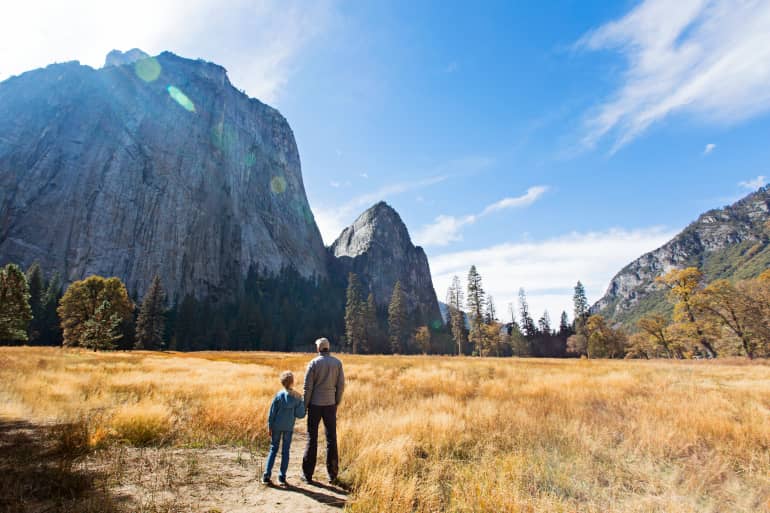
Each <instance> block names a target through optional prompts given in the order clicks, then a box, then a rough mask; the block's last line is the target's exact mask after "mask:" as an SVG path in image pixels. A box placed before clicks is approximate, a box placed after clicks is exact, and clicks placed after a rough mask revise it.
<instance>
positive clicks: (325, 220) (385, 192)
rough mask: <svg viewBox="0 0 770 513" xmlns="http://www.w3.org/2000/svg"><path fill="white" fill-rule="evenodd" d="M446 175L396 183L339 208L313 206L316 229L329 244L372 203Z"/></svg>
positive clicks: (433, 181)
mask: <svg viewBox="0 0 770 513" xmlns="http://www.w3.org/2000/svg"><path fill="white" fill-rule="evenodd" d="M447 178H448V177H447V175H439V176H432V177H430V178H425V179H422V180H415V181H412V182H398V183H394V184H389V185H385V186H383V187H380V188H379V189H377V190H374V191H372V192H367V193H364V194H360V195H358V196H356V197H354V198H352V199H351V200H349V201H348V202H346V203H345V204H343V205H339V206H322V205H317V206H313V207H312V209H313V214H314V216H315V220H316V224H317V225H318V229H319V230H320V231H321V236H322V237H323V240H324V242H325V243H326V244H331V243H332V242H334V240H335V239H336V238H337V237H338V236H339V234H340V232H342V230H343V228H345V227H346V226H347V225H349V224H350V223H351V222H353V220H354V218H355V216H357V215H358V214H360V213H361V212H362V211H363V209H365V208H368V207H370V206H372V205H373V204H374V203H376V202H378V201H381V200H384V199H387V198H390V197H393V196H397V195H399V194H403V193H405V192H408V191H414V190H418V189H422V188H424V187H428V186H430V185H435V184H437V183H440V182H443V181H444V180H446V179H447Z"/></svg>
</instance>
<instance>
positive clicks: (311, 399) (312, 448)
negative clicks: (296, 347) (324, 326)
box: [302, 338, 345, 483]
mask: <svg viewBox="0 0 770 513" xmlns="http://www.w3.org/2000/svg"><path fill="white" fill-rule="evenodd" d="M315 345H316V349H317V350H318V356H316V357H315V358H314V359H313V360H312V361H311V362H310V363H309V364H308V366H307V372H305V407H306V408H307V434H308V441H307V447H305V455H304V457H303V458H302V481H304V482H306V483H310V482H312V481H313V472H315V463H316V457H317V453H318V424H319V423H320V422H321V420H323V423H324V431H325V432H326V472H327V473H328V475H329V482H331V483H335V482H336V481H337V473H338V471H339V457H338V455H337V406H339V404H340V401H341V400H342V392H343V391H344V389H345V375H344V374H343V372H342V362H340V361H339V360H338V359H337V358H335V357H333V356H331V355H330V354H329V341H328V340H327V339H325V338H319V339H318V340H316V341H315Z"/></svg>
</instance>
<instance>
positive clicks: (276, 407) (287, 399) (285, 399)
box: [267, 390, 305, 431]
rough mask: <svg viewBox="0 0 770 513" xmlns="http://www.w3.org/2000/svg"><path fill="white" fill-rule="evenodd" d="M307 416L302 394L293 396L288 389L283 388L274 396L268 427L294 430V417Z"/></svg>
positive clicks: (277, 429) (278, 429)
mask: <svg viewBox="0 0 770 513" xmlns="http://www.w3.org/2000/svg"><path fill="white" fill-rule="evenodd" d="M304 416H305V401H303V400H302V396H301V395H298V394H297V395H296V396H293V395H291V394H290V393H289V391H288V390H281V391H280V392H278V393H277V394H275V397H274V398H273V403H272V404H271V405H270V414H269V415H268V417H267V428H268V429H272V430H273V431H294V419H301V418H302V417H304Z"/></svg>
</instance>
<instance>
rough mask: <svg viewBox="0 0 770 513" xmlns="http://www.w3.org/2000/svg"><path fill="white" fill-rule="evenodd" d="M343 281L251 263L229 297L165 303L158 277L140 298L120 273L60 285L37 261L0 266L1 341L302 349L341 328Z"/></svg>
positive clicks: (333, 335)
mask: <svg viewBox="0 0 770 513" xmlns="http://www.w3.org/2000/svg"><path fill="white" fill-rule="evenodd" d="M343 293H344V284H341V283H339V282H335V281H334V280H332V279H328V280H326V279H325V280H320V279H316V278H306V277H303V276H301V275H300V274H299V273H298V272H297V271H295V270H293V269H289V268H287V269H284V270H282V271H281V272H280V273H278V274H270V273H266V272H263V273H260V272H259V270H258V269H257V268H256V267H253V268H251V269H250V270H249V271H248V273H247V275H246V277H245V278H244V281H243V283H242V284H241V287H240V288H239V290H237V291H234V293H233V295H234V296H235V297H234V299H233V300H231V301H227V302H223V301H219V302H218V301H215V300H214V299H212V298H204V299H198V298H196V297H194V296H192V295H187V296H184V297H183V298H182V299H181V300H179V301H175V302H173V303H172V304H171V306H169V302H170V301H169V299H168V298H167V297H166V294H165V292H164V290H163V287H162V285H161V280H160V278H159V277H155V278H154V279H153V280H152V282H151V283H150V284H148V287H147V291H146V292H145V294H144V297H143V298H142V301H141V302H139V300H138V299H137V297H136V294H133V295H131V294H129V293H128V291H127V289H126V286H125V284H123V282H122V281H121V280H120V279H118V278H104V277H101V276H89V277H88V278H85V279H84V280H79V281H76V282H73V283H72V284H71V285H69V287H67V289H66V290H63V287H62V285H61V279H60V278H59V277H58V275H57V274H55V273H54V274H53V275H52V276H51V277H50V278H49V279H45V278H44V277H43V272H42V271H41V269H40V266H39V265H38V264H33V265H32V266H30V268H29V269H27V271H26V272H23V271H22V270H21V268H20V267H19V266H17V265H14V264H8V265H6V266H5V267H3V268H0V343H6V344H8V343H11V344H18V343H25V344H30V345H64V346H80V347H87V348H90V349H112V348H114V349H151V350H157V349H172V350H180V351H195V350H210V349H215V350H256V349H263V350H276V351H292V350H295V349H303V350H307V349H310V348H311V345H312V341H313V340H315V339H316V338H317V337H318V334H319V333H323V334H324V335H326V336H328V337H330V338H337V337H340V336H341V334H342V333H343V329H344V327H343V322H342V313H343V310H344V301H343V298H342V295H343Z"/></svg>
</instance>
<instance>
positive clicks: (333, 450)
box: [302, 404, 339, 480]
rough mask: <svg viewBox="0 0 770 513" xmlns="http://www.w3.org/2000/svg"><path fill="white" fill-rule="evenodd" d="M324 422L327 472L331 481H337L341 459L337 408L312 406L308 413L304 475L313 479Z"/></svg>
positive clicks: (303, 462)
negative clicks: (339, 454)
mask: <svg viewBox="0 0 770 513" xmlns="http://www.w3.org/2000/svg"><path fill="white" fill-rule="evenodd" d="M321 420H323V422H324V431H325V432H326V472H327V473H328V474H329V479H332V480H333V479H337V472H338V470H339V457H338V455H337V406H335V405H331V406H317V405H315V404H311V405H310V406H309V407H308V411H307V434H308V441H307V446H306V447H305V456H304V457H303V458H302V473H303V474H304V475H305V477H307V478H308V479H312V478H313V472H315V463H316V457H317V453H318V424H319V423H320V422H321Z"/></svg>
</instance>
